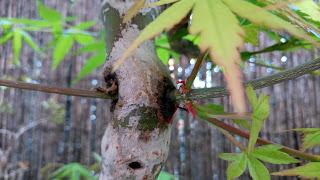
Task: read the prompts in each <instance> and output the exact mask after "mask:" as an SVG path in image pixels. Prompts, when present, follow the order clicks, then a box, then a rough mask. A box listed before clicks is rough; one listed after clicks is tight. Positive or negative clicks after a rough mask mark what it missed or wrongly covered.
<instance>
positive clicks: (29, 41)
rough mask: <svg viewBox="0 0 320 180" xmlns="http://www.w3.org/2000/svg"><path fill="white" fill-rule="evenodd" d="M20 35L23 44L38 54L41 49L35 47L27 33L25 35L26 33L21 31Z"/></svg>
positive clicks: (35, 44)
mask: <svg viewBox="0 0 320 180" xmlns="http://www.w3.org/2000/svg"><path fill="white" fill-rule="evenodd" d="M21 35H22V36H23V39H24V40H25V42H26V43H27V44H28V45H29V46H30V47H31V48H32V49H34V50H35V52H37V53H40V52H41V49H40V48H39V46H38V45H37V43H36V42H34V41H33V39H32V37H31V36H30V34H29V33H27V32H26V31H23V30H21Z"/></svg>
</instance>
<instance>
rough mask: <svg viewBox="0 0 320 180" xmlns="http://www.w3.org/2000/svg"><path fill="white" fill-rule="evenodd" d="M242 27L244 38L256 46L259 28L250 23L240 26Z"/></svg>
mask: <svg viewBox="0 0 320 180" xmlns="http://www.w3.org/2000/svg"><path fill="white" fill-rule="evenodd" d="M242 28H243V29H244V31H245V32H246V36H245V38H244V40H245V41H246V42H248V43H251V44H252V45H254V46H258V45H259V40H258V34H259V28H258V27H255V26H254V25H252V24H249V25H245V26H242Z"/></svg>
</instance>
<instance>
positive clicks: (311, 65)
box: [178, 58, 320, 100]
mask: <svg viewBox="0 0 320 180" xmlns="http://www.w3.org/2000/svg"><path fill="white" fill-rule="evenodd" d="M319 68H320V58H317V59H315V60H312V61H309V62H306V63H304V64H302V65H300V66H297V67H295V68H292V69H289V70H286V71H283V72H279V73H276V74H273V75H270V76H266V77H263V78H258V79H254V80H251V81H248V82H246V83H245V86H246V85H248V84H251V85H252V86H253V88H254V89H261V88H264V87H268V86H272V85H274V84H278V83H281V82H284V81H288V80H291V79H295V78H297V77H300V76H302V75H305V74H308V73H311V72H312V71H315V70H317V69H319ZM227 95H229V92H228V91H227V89H226V88H225V87H222V86H221V87H213V88H204V89H194V90H192V91H191V92H190V93H188V94H187V97H189V99H191V100H195V99H205V98H217V97H224V96H227ZM180 98H181V97H180ZM178 99H179V97H178Z"/></svg>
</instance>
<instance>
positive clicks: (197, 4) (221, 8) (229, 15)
mask: <svg viewBox="0 0 320 180" xmlns="http://www.w3.org/2000/svg"><path fill="white" fill-rule="evenodd" d="M164 2H174V1H164ZM191 9H192V22H191V25H190V27H189V31H190V33H191V34H193V35H199V43H198V46H199V48H200V49H201V51H202V52H205V51H207V50H208V51H209V54H210V57H211V59H212V60H213V62H214V63H215V64H218V65H220V66H222V67H223V69H224V75H225V77H226V81H227V85H228V88H229V90H230V94H231V97H232V101H233V104H234V106H235V109H236V110H237V111H238V112H244V111H245V100H244V90H243V86H242V78H241V71H240V68H239V65H238V64H239V63H240V52H239V49H240V48H242V47H243V39H244V38H245V32H244V31H243V29H242V28H241V26H240V25H239V20H238V18H237V17H236V15H238V16H240V17H242V18H245V19H247V20H249V21H251V23H252V24H256V25H259V26H264V27H266V28H271V29H273V30H284V31H287V32H288V33H290V34H291V35H294V36H296V37H298V38H301V39H305V40H308V41H310V42H312V43H314V44H317V43H316V42H315V41H314V40H313V39H312V38H311V37H310V36H308V35H307V34H306V33H305V32H303V31H302V30H300V29H298V28H296V27H295V26H294V25H292V24H290V23H289V22H287V21H285V20H283V19H281V18H280V17H278V16H276V15H274V14H272V13H271V12H270V11H268V10H266V9H263V8H261V7H259V6H257V5H255V4H253V3H250V2H248V1H245V0H180V1H178V2H176V3H174V4H173V5H172V6H170V7H169V8H168V9H166V10H165V11H164V12H163V13H162V14H160V15H159V16H158V18H157V19H155V20H154V21H153V22H151V23H150V24H149V25H148V26H147V27H146V28H145V29H144V30H143V31H142V32H141V33H140V35H139V36H138V37H137V39H136V40H135V41H134V42H133V43H132V44H131V46H130V47H129V48H128V49H127V50H126V51H125V52H124V53H123V55H122V57H121V58H120V59H119V60H118V61H117V63H115V65H114V70H115V69H117V68H118V67H119V66H120V65H121V64H122V63H123V61H124V60H125V59H126V58H127V57H129V55H130V54H131V52H132V51H133V50H134V49H136V48H137V47H138V46H139V45H140V44H141V43H142V42H143V41H145V40H148V39H151V38H153V37H155V36H156V35H158V34H160V33H161V32H162V31H164V30H169V29H171V28H172V27H173V26H174V25H175V24H177V23H178V22H179V21H181V20H182V19H183V18H184V17H185V16H186V15H187V14H188V13H189V12H190V10H191Z"/></svg>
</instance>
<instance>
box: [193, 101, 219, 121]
mask: <svg viewBox="0 0 320 180" xmlns="http://www.w3.org/2000/svg"><path fill="white" fill-rule="evenodd" d="M194 106H195V108H196V110H197V115H198V116H199V117H201V118H204V119H206V118H210V117H211V115H218V114H224V108H223V106H222V105H219V104H213V103H207V104H205V105H194Z"/></svg>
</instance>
